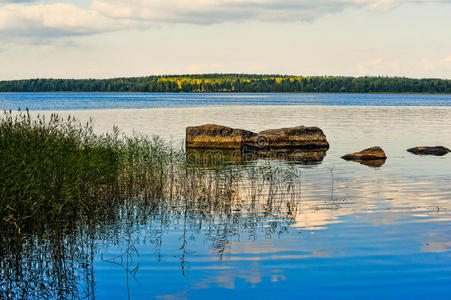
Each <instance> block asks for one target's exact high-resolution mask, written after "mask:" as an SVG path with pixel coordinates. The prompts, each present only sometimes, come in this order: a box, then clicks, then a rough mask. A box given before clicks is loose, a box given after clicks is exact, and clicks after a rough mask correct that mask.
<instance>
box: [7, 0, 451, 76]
mask: <svg viewBox="0 0 451 300" xmlns="http://www.w3.org/2000/svg"><path fill="white" fill-rule="evenodd" d="M213 72H215V73H216V72H221V73H222V72H224V73H231V72H233V73H279V74H294V75H353V76H362V75H382V76H385V75H390V76H394V75H395V76H409V77H438V78H451V0H442V1H440V0H429V1H428V0H416V1H409V0H372V1H370V0H191V1H187V0H79V1H71V0H53V1H33V0H19V1H13V0H0V79H19V78H36V77H58V78H92V77H96V78H105V77H116V76H141V75H152V74H179V73H213Z"/></svg>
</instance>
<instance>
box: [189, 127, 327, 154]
mask: <svg viewBox="0 0 451 300" xmlns="http://www.w3.org/2000/svg"><path fill="white" fill-rule="evenodd" d="M186 147H187V149H193V148H198V149H247V150H252V149H258V150H263V149H266V150H267V149H326V150H327V149H329V143H328V142H327V139H326V136H325V135H324V133H323V131H322V130H321V129H319V128H317V127H304V126H299V127H293V128H282V129H271V130H265V131H262V132H259V133H258V134H257V133H254V132H251V131H248V130H243V129H235V128H230V127H226V126H221V125H214V124H207V125H202V126H195V127H188V128H186Z"/></svg>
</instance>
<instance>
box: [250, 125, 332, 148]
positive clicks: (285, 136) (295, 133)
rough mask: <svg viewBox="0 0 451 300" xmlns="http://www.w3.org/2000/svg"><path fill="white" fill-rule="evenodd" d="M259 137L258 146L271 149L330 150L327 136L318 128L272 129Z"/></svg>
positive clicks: (260, 133) (263, 132)
mask: <svg viewBox="0 0 451 300" xmlns="http://www.w3.org/2000/svg"><path fill="white" fill-rule="evenodd" d="M258 135H259V137H258V143H257V146H259V147H260V146H263V147H265V146H266V147H267V148H269V149H290V148H296V149H329V143H328V142H327V139H326V135H325V134H324V133H323V131H322V130H321V129H319V128H318V127H305V126H298V127H290V128H281V129H270V130H264V131H261V132H259V133H258ZM262 142H263V144H262ZM265 143H266V145H265Z"/></svg>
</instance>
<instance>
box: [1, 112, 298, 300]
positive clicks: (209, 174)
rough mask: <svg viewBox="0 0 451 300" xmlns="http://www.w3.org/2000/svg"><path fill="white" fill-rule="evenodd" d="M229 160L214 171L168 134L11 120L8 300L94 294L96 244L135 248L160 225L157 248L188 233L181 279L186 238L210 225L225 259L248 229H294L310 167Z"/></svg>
mask: <svg viewBox="0 0 451 300" xmlns="http://www.w3.org/2000/svg"><path fill="white" fill-rule="evenodd" d="M199 157H201V156H199ZM228 161H229V160H227V159H218V160H216V161H215V164H213V165H208V166H206V165H205V164H204V161H203V160H201V161H199V162H196V161H195V160H194V161H193V160H192V159H189V155H187V153H186V152H185V149H184V148H183V147H176V146H174V145H172V144H170V143H168V142H166V141H164V140H162V139H161V138H159V137H148V136H145V135H139V134H134V135H132V136H123V135H120V134H119V131H118V130H117V129H115V130H113V133H112V134H104V135H98V134H95V133H94V132H93V123H92V122H87V123H80V122H79V121H77V120H76V119H74V118H71V117H69V118H66V119H62V118H61V117H59V116H58V115H54V114H53V115H51V116H50V117H49V118H45V117H44V116H36V117H31V116H30V113H29V112H28V111H25V112H4V114H3V115H2V116H1V117H0V218H1V219H0V278H1V279H0V298H2V297H3V298H5V299H16V298H17V299H21V298H61V299H65V298H77V297H78V296H79V293H80V291H81V290H85V291H86V293H88V294H91V293H92V294H93V293H94V288H93V286H92V285H93V282H94V272H93V269H92V268H93V262H92V260H93V257H94V252H95V247H96V246H95V245H94V241H95V240H97V239H98V238H99V236H102V238H101V239H105V240H108V241H117V240H118V239H123V238H128V239H129V238H130V237H129V234H128V233H129V232H133V230H134V229H133V228H134V227H135V226H136V227H138V226H139V224H151V225H152V226H151V228H153V230H152V231H151V233H150V234H151V236H150V238H151V239H152V240H154V243H155V245H156V247H157V248H159V249H161V245H162V240H163V239H164V238H163V234H164V232H165V230H166V228H167V227H168V226H169V225H168V224H169V223H170V222H169V220H172V221H171V222H177V223H179V224H181V225H182V226H183V228H184V230H183V236H182V237H181V241H182V245H181V247H180V251H181V254H180V260H181V268H182V270H184V266H185V254H186V253H187V252H188V251H189V249H188V248H189V245H188V239H189V238H188V234H189V233H190V232H191V233H192V232H195V231H196V232H197V231H198V230H199V228H201V227H202V226H208V228H209V230H208V238H207V239H208V241H210V242H211V247H212V248H213V249H214V250H215V251H216V253H217V254H218V255H219V256H222V254H223V253H224V251H225V250H226V249H227V248H228V247H229V244H230V240H231V239H232V237H233V236H234V235H236V234H239V232H240V231H241V229H249V228H254V229H255V228H257V227H258V226H259V224H263V220H267V219H274V220H284V221H283V222H281V223H280V224H279V225H278V223H277V224H276V223H275V222H274V224H271V226H268V227H267V233H266V234H267V235H273V234H278V232H281V231H283V230H285V229H284V227H286V226H287V224H289V223H290V222H291V220H293V218H294V215H295V214H296V209H297V208H296V199H300V195H299V192H300V169H299V168H297V167H296V166H294V165H283V164H280V163H277V162H272V161H261V162H259V163H254V164H251V165H248V166H246V167H243V166H236V165H233V164H229V162H228ZM218 219H220V220H221V222H217V220H218ZM240 219H246V220H247V221H246V222H239V221H238V220H240ZM124 224H125V225H124ZM105 225H112V226H105ZM262 226H263V225H262ZM107 228H110V232H109V231H108V229H107ZM121 231H124V234H121ZM136 231H137V234H136V235H137V237H139V236H140V235H141V234H142V233H141V231H139V230H136ZM125 233H127V234H125ZM253 234H255V230H254V233H253ZM75 270H82V272H81V274H82V277H83V278H80V274H78V273H77V272H76V271H75ZM2 279H3V280H2ZM80 281H82V282H86V285H85V286H79V283H80Z"/></svg>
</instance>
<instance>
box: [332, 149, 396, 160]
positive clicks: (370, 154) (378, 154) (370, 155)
mask: <svg viewBox="0 0 451 300" xmlns="http://www.w3.org/2000/svg"><path fill="white" fill-rule="evenodd" d="M341 158H343V159H345V160H355V161H371V160H384V161H385V160H386V159H387V156H386V155H385V152H384V150H382V148H381V147H378V146H376V147H371V148H368V149H365V150H362V151H360V152H356V153H352V154H346V155H344V156H342V157H341Z"/></svg>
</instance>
